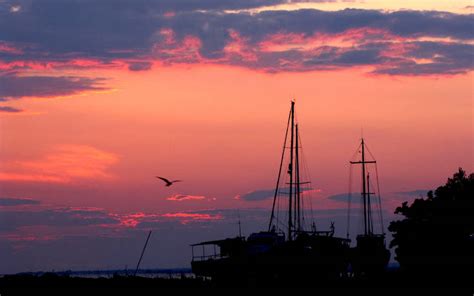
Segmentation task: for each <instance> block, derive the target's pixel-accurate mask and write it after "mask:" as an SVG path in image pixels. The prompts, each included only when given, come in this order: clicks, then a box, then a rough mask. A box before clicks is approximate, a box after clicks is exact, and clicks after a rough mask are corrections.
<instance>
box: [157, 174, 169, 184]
mask: <svg viewBox="0 0 474 296" xmlns="http://www.w3.org/2000/svg"><path fill="white" fill-rule="evenodd" d="M156 177H157V178H158V179H161V180H163V181H165V182H166V184H171V182H170V180H168V179H166V178H163V177H158V176H156Z"/></svg>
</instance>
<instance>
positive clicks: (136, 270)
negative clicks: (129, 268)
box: [133, 230, 151, 276]
mask: <svg viewBox="0 0 474 296" xmlns="http://www.w3.org/2000/svg"><path fill="white" fill-rule="evenodd" d="M150 236H151V230H150V232H148V237H147V238H146V242H145V245H144V246H143V250H142V254H141V255H140V259H139V260H138V263H137V268H136V269H135V273H134V274H133V276H137V272H138V268H139V267H140V263H141V262H142V258H143V254H145V250H146V246H147V245H148V240H149V239H150Z"/></svg>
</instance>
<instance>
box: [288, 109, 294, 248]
mask: <svg viewBox="0 0 474 296" xmlns="http://www.w3.org/2000/svg"><path fill="white" fill-rule="evenodd" d="M294 134H295V102H294V101H291V133H290V164H289V165H288V174H290V190H289V198H288V240H292V239H293V238H292V235H291V230H292V227H293V226H292V224H293V223H292V222H293V221H292V215H291V212H292V199H293V144H294V139H295V135H294Z"/></svg>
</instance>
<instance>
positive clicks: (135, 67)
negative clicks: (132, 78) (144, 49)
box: [128, 62, 153, 71]
mask: <svg viewBox="0 0 474 296" xmlns="http://www.w3.org/2000/svg"><path fill="white" fill-rule="evenodd" d="M152 65H153V64H152V63H150V62H133V63H130V64H129V65H128V70H130V71H146V70H150V69H151V66H152Z"/></svg>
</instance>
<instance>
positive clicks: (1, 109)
mask: <svg viewBox="0 0 474 296" xmlns="http://www.w3.org/2000/svg"><path fill="white" fill-rule="evenodd" d="M1 112H4V113H21V112H23V110H22V109H18V108H15V107H10V106H0V113H1Z"/></svg>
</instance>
